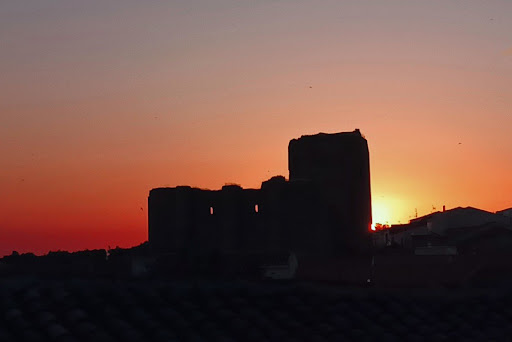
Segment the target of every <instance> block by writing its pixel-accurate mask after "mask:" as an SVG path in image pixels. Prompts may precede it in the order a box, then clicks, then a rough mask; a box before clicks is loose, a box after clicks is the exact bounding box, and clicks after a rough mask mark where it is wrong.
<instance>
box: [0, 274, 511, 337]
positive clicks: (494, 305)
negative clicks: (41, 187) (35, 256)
mask: <svg viewBox="0 0 512 342" xmlns="http://www.w3.org/2000/svg"><path fill="white" fill-rule="evenodd" d="M0 314H1V317H0V341H109V342H110V341H226V342H227V341H373V340H380V341H394V340H407V341H448V340H449V341H457V340H464V341H489V340H495V341H504V340H508V339H509V338H510V336H512V324H510V323H511V322H512V294H511V293H510V291H508V290H507V289H503V288H502V289H500V290H499V291H493V290H491V289H486V290H476V289H472V290H469V289H468V290H460V289H459V290H449V289H436V290H433V289H432V290H427V289H423V290H403V289H402V290H392V289H386V290H382V289H380V290H378V289H347V288H338V287H329V286H322V285H315V284H296V283H295V284H293V283H280V284H276V283H241V282H238V283H212V282H209V283H199V282H195V283H191V282H187V283H177V282H164V281H162V282H155V281H152V282H149V281H123V282H121V281H112V280H98V281H94V280H65V281H63V280H55V281H48V280H46V281H40V280H21V279H17V280H3V281H1V282H0Z"/></svg>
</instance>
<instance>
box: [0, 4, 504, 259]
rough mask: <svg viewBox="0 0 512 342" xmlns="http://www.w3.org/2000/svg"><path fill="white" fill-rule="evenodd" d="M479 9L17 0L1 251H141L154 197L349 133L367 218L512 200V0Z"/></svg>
mask: <svg viewBox="0 0 512 342" xmlns="http://www.w3.org/2000/svg"><path fill="white" fill-rule="evenodd" d="M116 1H117V0H114V3H115V2H116ZM468 1H469V2H470V3H471V4H470V5H467V6H459V4H457V3H455V2H453V3H452V2H446V3H443V4H441V3H439V2H427V1H425V2H403V1H394V0H392V1H389V2H388V1H386V2H375V3H372V5H371V6H369V5H368V4H367V3H366V2H361V1H356V0H348V1H327V2H322V3H319V2H314V1H303V2H300V4H299V5H297V4H295V3H292V2H285V1H264V2H250V3H244V4H238V5H236V6H232V7H230V6H227V5H226V6H213V5H211V3H209V2H207V1H203V0H200V1H199V2H182V3H175V2H165V1H164V2H154V3H153V2H152V3H151V5H147V4H144V5H140V4H135V3H134V2H133V3H132V2H118V3H116V5H114V4H112V7H111V8H109V9H108V10H105V7H104V4H102V3H101V2H94V1H93V2H83V3H81V4H80V6H71V7H70V6H69V4H67V3H65V2H64V0H56V1H54V2H52V3H51V4H43V3H42V2H41V4H36V2H16V1H11V2H9V1H6V2H5V4H2V11H0V22H2V32H5V33H6V34H4V35H2V37H0V41H1V42H2V46H6V47H7V48H5V49H3V50H2V63H1V65H0V68H1V71H2V72H1V74H2V81H3V82H0V113H1V114H0V137H1V138H0V155H1V156H2V158H0V189H1V196H0V255H3V254H9V253H11V251H13V250H17V251H18V252H29V251H35V252H37V253H46V252H48V251H49V250H51V249H67V250H77V249H85V248H106V247H108V245H110V246H111V247H115V246H116V245H119V246H123V247H129V246H133V245H136V244H139V243H141V242H143V241H144V240H145V239H146V238H147V196H148V192H149V190H150V189H151V188H154V187H161V186H171V187H172V186H177V185H191V186H195V187H201V188H210V189H219V188H221V187H222V185H224V184H225V183H231V182H232V183H238V184H240V185H241V186H243V187H244V188H259V187H260V185H261V182H262V181H264V180H266V179H268V178H270V177H271V176H275V175H284V176H288V168H287V160H288V156H287V146H288V142H289V140H290V139H293V138H297V137H300V136H301V135H303V134H315V133H318V132H326V133H333V132H342V131H353V130H354V129H355V128H359V129H360V130H361V132H362V133H363V134H364V135H365V137H366V139H367V140H368V145H369V151H370V173H371V190H372V201H373V206H372V207H373V209H372V210H373V222H374V223H382V224H386V223H389V224H397V223H407V222H408V221H409V220H410V219H411V218H413V217H414V216H415V215H416V213H417V215H418V216H422V215H425V214H428V213H430V212H431V211H432V210H433V207H434V208H437V210H439V209H440V208H442V206H443V205H446V208H447V209H448V208H453V207H457V206H473V207H477V208H481V209H484V210H488V211H497V210H502V209H505V208H509V207H512V197H511V195H510V194H511V193H512V177H511V176H510V175H512V158H510V156H511V155H512V140H511V138H510V127H511V126H512V115H510V108H512V96H511V92H510V84H512V55H511V54H510V53H508V51H509V49H510V47H511V41H510V36H509V34H508V33H509V32H512V2H485V3H484V2H481V1H476V0H468ZM109 6H110V5H109ZM75 7H76V8H75ZM114 8H116V9H119V10H113V9H114ZM340 13H341V14H342V15H341V14H340ZM488 18H494V20H492V21H490V20H488ZM263 23H264V24H263ZM475 32H478V34H475ZM248 42H250V43H248ZM468 56H470V57H471V58H468Z"/></svg>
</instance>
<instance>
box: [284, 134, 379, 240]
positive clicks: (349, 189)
mask: <svg viewBox="0 0 512 342" xmlns="http://www.w3.org/2000/svg"><path fill="white" fill-rule="evenodd" d="M288 170H289V172H290V175H289V179H290V182H297V181H303V182H310V183H312V184H314V186H315V187H318V188H319V189H321V191H322V193H323V197H324V199H325V205H326V206H327V207H328V215H329V221H330V228H329V229H330V231H329V233H328V234H330V239H332V243H334V244H335V248H340V249H343V248H347V247H348V248H349V249H350V248H352V249H360V248H362V247H363V246H364V244H365V242H364V240H365V239H364V238H365V237H366V236H367V235H368V232H369V229H370V226H371V223H372V214H371V191H370V161H369V152H368V143H367V141H366V139H365V138H364V137H363V136H362V135H361V132H360V131H359V130H358V129H356V130H355V131H353V132H344V133H334V134H326V133H319V134H315V135H305V136H302V137H300V138H299V139H293V140H291V141H290V143H289V145H288Z"/></svg>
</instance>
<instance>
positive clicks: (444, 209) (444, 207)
mask: <svg viewBox="0 0 512 342" xmlns="http://www.w3.org/2000/svg"><path fill="white" fill-rule="evenodd" d="M445 211H446V205H443V213H444V212H445Z"/></svg>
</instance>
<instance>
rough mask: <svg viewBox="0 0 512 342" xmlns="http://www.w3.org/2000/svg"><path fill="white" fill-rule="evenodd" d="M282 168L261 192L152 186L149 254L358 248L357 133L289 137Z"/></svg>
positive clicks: (363, 180)
mask: <svg viewBox="0 0 512 342" xmlns="http://www.w3.org/2000/svg"><path fill="white" fill-rule="evenodd" d="M288 170H289V180H286V179H285V178H284V177H283V176H275V177H272V178H270V179H269V180H267V181H264V182H263V183H262V185H261V189H243V188H242V187H240V186H238V185H225V186H223V187H222V189H221V190H204V189H198V188H193V187H190V186H177V187H173V188H155V189H152V190H151V191H150V194H149V198H148V208H149V210H148V216H149V217H148V220H149V225H148V229H149V232H148V235H149V245H150V248H151V250H152V252H153V253H155V255H159V254H160V255H164V254H170V253H192V254H199V255H212V253H221V254H231V253H234V254H247V253H262V254H265V253H269V254H271V253H280V252H293V253H295V254H296V255H297V256H308V255H318V256H336V255H343V254H347V253H358V252H361V251H364V250H365V249H366V248H367V247H368V236H369V230H370V226H371V223H372V217H371V194H370V165H369V153H368V144H367V141H366V139H365V138H364V136H363V135H361V133H360V131H359V130H358V129H356V130H355V131H353V132H342V133H335V134H326V133H319V134H315V135H304V136H301V137H300V138H299V139H293V140H291V141H290V143H289V145H288Z"/></svg>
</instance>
